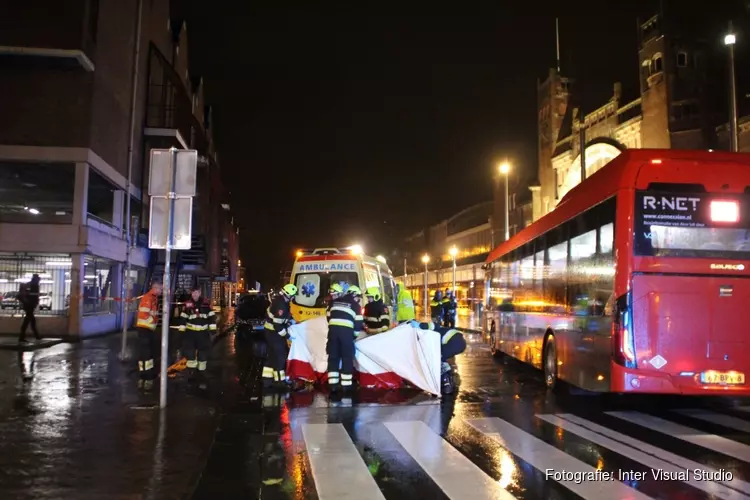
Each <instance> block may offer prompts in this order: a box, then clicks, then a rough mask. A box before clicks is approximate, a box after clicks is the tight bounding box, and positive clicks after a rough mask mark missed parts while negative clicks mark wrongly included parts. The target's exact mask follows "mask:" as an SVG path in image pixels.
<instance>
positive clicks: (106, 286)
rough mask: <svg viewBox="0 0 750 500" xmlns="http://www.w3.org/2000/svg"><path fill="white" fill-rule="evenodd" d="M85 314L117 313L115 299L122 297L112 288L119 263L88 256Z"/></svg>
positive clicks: (84, 300)
mask: <svg viewBox="0 0 750 500" xmlns="http://www.w3.org/2000/svg"><path fill="white" fill-rule="evenodd" d="M83 265H84V272H83V283H82V287H81V288H82V290H83V293H82V295H83V314H101V313H114V312H116V311H117V309H116V305H115V302H114V301H113V300H112V299H113V297H118V296H119V295H120V291H119V290H115V289H114V288H115V287H113V286H112V279H113V278H114V277H115V273H116V272H117V263H116V262H114V261H112V260H109V259H103V258H101V257H93V256H90V255H86V256H85V257H84V260H83Z"/></svg>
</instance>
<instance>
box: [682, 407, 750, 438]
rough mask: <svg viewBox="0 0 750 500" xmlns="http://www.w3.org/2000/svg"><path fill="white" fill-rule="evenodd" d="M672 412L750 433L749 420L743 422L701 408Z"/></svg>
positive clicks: (739, 419)
mask: <svg viewBox="0 0 750 500" xmlns="http://www.w3.org/2000/svg"><path fill="white" fill-rule="evenodd" d="M672 411H673V412H675V413H679V414H680V415H685V416H688V417H692V418H697V419H698V420H703V421H704V422H710V423H712V424H718V425H721V426H722V427H728V428H730V429H734V430H737V431H740V432H750V422H748V421H747V420H742V419H741V418H737V417H731V416H729V415H722V414H721V413H714V412H712V411H708V410H703V409H699V408H695V409H685V410H672Z"/></svg>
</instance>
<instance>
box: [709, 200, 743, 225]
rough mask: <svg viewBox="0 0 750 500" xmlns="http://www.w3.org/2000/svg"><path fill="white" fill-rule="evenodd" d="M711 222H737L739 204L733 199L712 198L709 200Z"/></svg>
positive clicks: (738, 218)
mask: <svg viewBox="0 0 750 500" xmlns="http://www.w3.org/2000/svg"><path fill="white" fill-rule="evenodd" d="M711 220H712V221H713V222H739V220H740V204H739V202H737V201H733V200H713V201H712V202H711Z"/></svg>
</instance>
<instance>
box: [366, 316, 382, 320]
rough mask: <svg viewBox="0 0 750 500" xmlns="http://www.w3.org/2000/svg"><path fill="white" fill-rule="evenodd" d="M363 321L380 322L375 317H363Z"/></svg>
mask: <svg viewBox="0 0 750 500" xmlns="http://www.w3.org/2000/svg"><path fill="white" fill-rule="evenodd" d="M365 321H380V318H377V317H375V316H365Z"/></svg>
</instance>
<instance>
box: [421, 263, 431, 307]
mask: <svg viewBox="0 0 750 500" xmlns="http://www.w3.org/2000/svg"><path fill="white" fill-rule="evenodd" d="M422 262H423V263H424V315H425V317H427V314H428V313H427V309H428V308H429V304H428V303H427V300H428V299H427V294H428V291H427V264H429V263H430V256H429V255H427V254H424V255H423V256H422Z"/></svg>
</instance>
